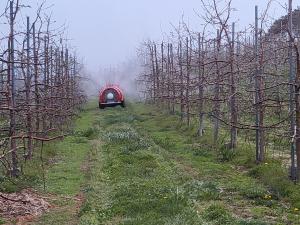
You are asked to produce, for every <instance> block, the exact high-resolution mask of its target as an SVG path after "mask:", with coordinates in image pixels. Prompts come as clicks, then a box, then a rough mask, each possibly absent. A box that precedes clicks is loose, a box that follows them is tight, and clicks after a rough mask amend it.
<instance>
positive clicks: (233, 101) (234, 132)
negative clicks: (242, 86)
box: [230, 23, 237, 149]
mask: <svg viewBox="0 0 300 225" xmlns="http://www.w3.org/2000/svg"><path fill="white" fill-rule="evenodd" d="M234 26H235V24H234V23H233V24H232V43H231V49H230V114H231V121H230V123H231V129H230V147H231V148H233V149H234V148H236V146H237V111H236V110H237V106H236V84H235V79H236V77H235V71H234V60H235V57H234V46H235V45H234V41H235V33H234Z"/></svg>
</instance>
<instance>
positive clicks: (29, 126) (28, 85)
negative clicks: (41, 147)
mask: <svg viewBox="0 0 300 225" xmlns="http://www.w3.org/2000/svg"><path fill="white" fill-rule="evenodd" d="M26 42H27V49H26V53H27V62H26V104H27V134H28V141H27V148H28V154H27V157H28V158H29V159H30V158H31V157H32V118H31V107H30V92H31V74H30V19H29V17H27V34H26Z"/></svg>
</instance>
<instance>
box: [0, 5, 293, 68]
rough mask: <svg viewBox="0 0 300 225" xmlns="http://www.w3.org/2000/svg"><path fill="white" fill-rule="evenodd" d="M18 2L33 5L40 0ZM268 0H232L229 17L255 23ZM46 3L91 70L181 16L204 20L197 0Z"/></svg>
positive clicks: (194, 22)
mask: <svg viewBox="0 0 300 225" xmlns="http://www.w3.org/2000/svg"><path fill="white" fill-rule="evenodd" d="M279 1H280V0H279ZM1 2H4V0H0V6H1ZM22 2H23V3H30V4H32V3H33V6H35V5H37V3H41V2H42V1H41V0H22ZM267 2H268V1H267V0H233V6H234V8H236V9H237V11H236V12H234V18H233V20H235V21H238V24H239V27H240V28H243V27H245V26H247V25H248V24H249V23H253V17H254V6H255V5H258V6H259V7H260V9H261V10H263V9H265V8H266V5H267ZM280 2H287V0H281V1H280ZM294 2H296V1H294ZM2 4H3V3H2ZM47 4H48V5H51V4H53V5H54V6H53V7H52V11H53V18H55V20H56V21H57V23H58V24H64V23H66V24H67V25H68V30H69V32H68V34H69V35H68V36H69V37H70V38H72V43H73V45H74V46H76V47H77V49H78V52H79V54H80V56H81V57H83V58H84V61H85V63H86V65H87V68H88V69H89V70H90V71H93V72H96V71H97V70H99V68H100V67H102V68H103V67H109V66H110V65H112V66H114V65H117V64H119V63H121V62H124V61H126V60H128V59H129V58H132V57H134V56H135V54H136V49H137V47H138V45H139V43H140V42H142V41H143V40H144V39H149V38H150V39H155V40H159V39H161V38H162V36H163V34H164V33H168V32H169V31H170V30H172V25H171V24H174V25H176V24H178V21H179V20H180V19H181V18H182V15H184V19H185V21H186V22H187V23H188V24H189V25H190V26H191V27H192V28H194V29H196V28H197V27H199V26H200V24H201V23H202V21H201V20H200V19H199V18H198V17H197V15H196V14H195V11H196V12H198V13H199V14H201V1H200V0H47ZM295 7H296V5H295ZM270 14H271V16H274V17H280V16H281V15H283V14H284V10H283V9H282V7H280V6H279V4H277V3H274V4H273V7H272V9H271V10H270Z"/></svg>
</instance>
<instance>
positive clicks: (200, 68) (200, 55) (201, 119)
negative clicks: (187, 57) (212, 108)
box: [198, 33, 204, 137]
mask: <svg viewBox="0 0 300 225" xmlns="http://www.w3.org/2000/svg"><path fill="white" fill-rule="evenodd" d="M198 98H199V100H198V112H199V129H198V135H199V136H200V137H201V136H202V135H203V132H204V109H203V101H204V50H203V37H202V38H201V35H200V33H199V34H198Z"/></svg>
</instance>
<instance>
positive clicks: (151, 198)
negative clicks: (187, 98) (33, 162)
mask: <svg viewBox="0 0 300 225" xmlns="http://www.w3.org/2000/svg"><path fill="white" fill-rule="evenodd" d="M59 145H62V146H60V147H59V148H64V149H65V151H64V154H65V155H62V158H60V159H59V160H58V162H57V164H56V165H55V166H54V167H53V168H51V169H49V171H48V181H47V183H48V186H47V188H48V189H47V190H48V191H50V192H51V193H54V194H56V195H58V196H60V195H62V196H69V197H70V199H67V200H66V199H65V198H60V199H59V200H58V201H57V202H55V203H56V204H57V205H58V206H59V207H57V209H55V208H54V209H53V210H52V211H51V212H50V213H48V214H46V215H45V216H43V217H42V218H41V219H40V220H39V222H37V224H77V223H79V224H81V225H89V224H90V225H93V224H111V225H117V224H124V225H125V224H127V225H142V224H146V225H151V224H153V225H160V224H165V225H177V224H178V225H179V224H182V225H185V224H187V225H190V224H191V225H192V224H217V225H218V224H219V225H226V224H230V225H264V224H283V225H285V224H300V220H299V214H298V211H297V210H295V206H294V205H291V201H288V200H287V199H286V198H285V197H284V196H282V195H281V194H279V192H280V190H276V189H271V188H270V187H268V186H266V185H265V184H263V183H261V182H259V180H257V179H256V178H254V175H253V174H255V172H256V173H258V171H256V170H252V171H251V172H249V171H247V170H246V169H244V168H242V167H239V166H237V164H238V163H239V161H241V160H247V158H245V157H244V156H241V157H239V158H238V159H237V161H232V162H220V161H219V160H218V156H217V154H216V153H215V152H214V151H213V150H212V149H211V147H210V146H209V145H207V144H206V141H205V139H204V140H202V141H199V139H198V138H196V137H194V136H193V135H192V133H191V132H190V130H188V129H186V128H185V127H183V126H181V125H180V124H179V123H178V122H177V118H175V116H166V115H163V114H160V113H157V112H155V111H154V110H152V108H151V107H147V106H144V105H142V104H135V105H129V106H128V107H127V108H125V109H121V108H113V109H106V110H104V111H99V110H97V109H93V108H92V107H91V108H90V109H89V110H87V111H86V112H85V113H83V115H82V118H80V119H79V120H78V122H77V124H76V132H75V134H74V135H73V136H70V137H68V138H67V139H65V140H64V141H63V142H62V143H60V144H59ZM64 158H65V160H64ZM238 160H239V161H238ZM265 166H267V165H265ZM282 182H283V183H284V182H286V181H282ZM276 187H277V186H276ZM80 193H81V194H80ZM280 193H281V192H280ZM81 196H84V201H81V199H82V198H81ZM78 198H79V200H78ZM62 199H64V200H62ZM79 205H80V209H78V206H79Z"/></svg>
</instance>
